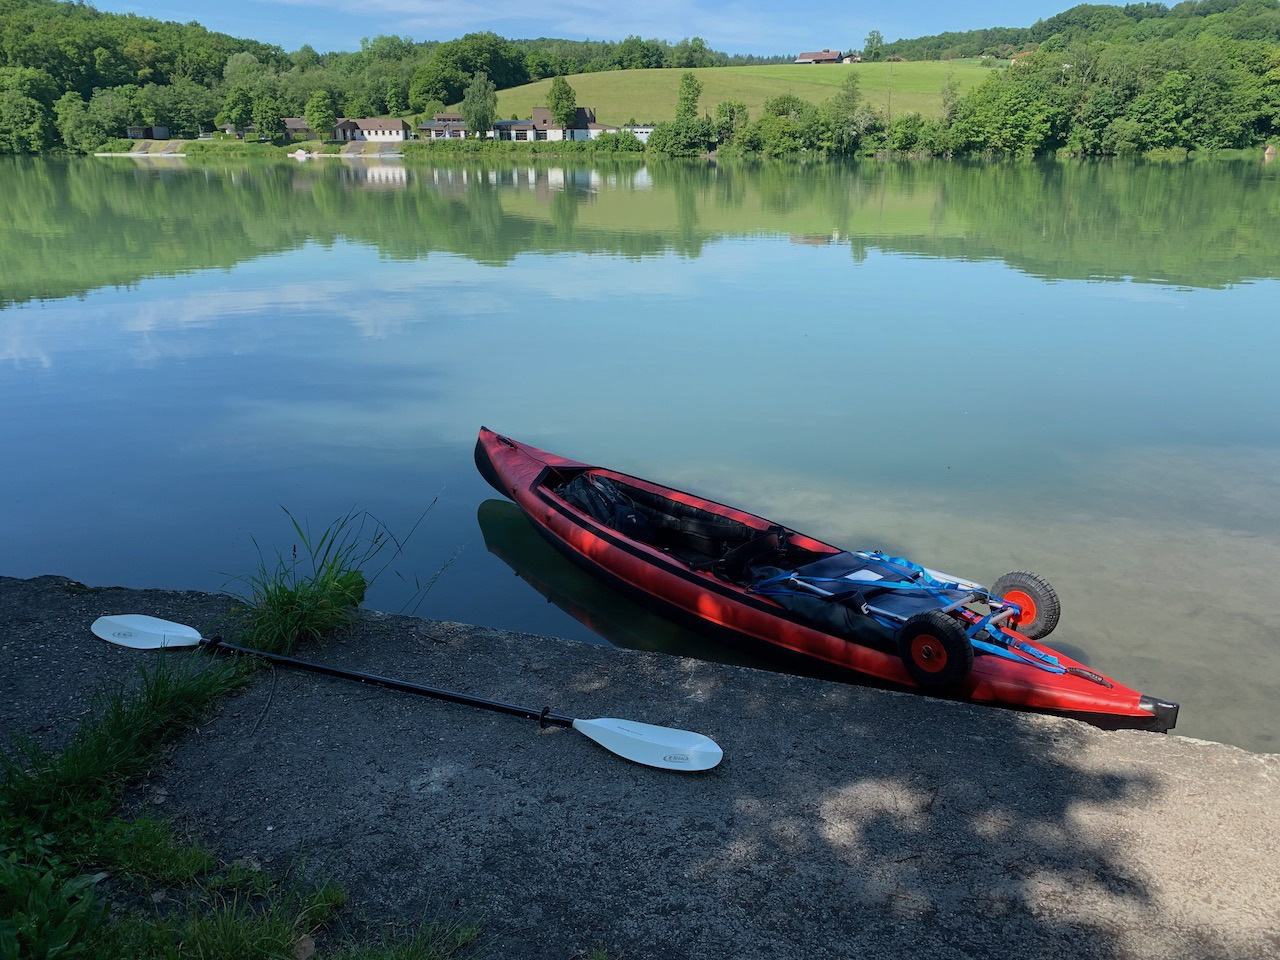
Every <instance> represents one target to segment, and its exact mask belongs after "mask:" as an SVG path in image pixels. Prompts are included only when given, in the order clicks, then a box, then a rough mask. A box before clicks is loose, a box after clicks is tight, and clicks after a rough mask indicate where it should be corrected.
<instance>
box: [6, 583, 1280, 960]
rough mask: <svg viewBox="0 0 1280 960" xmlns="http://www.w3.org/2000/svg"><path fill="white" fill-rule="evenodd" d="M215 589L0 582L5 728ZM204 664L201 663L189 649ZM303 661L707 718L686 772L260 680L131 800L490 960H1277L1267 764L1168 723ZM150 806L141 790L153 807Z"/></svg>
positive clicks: (1279, 883) (376, 654) (659, 676)
mask: <svg viewBox="0 0 1280 960" xmlns="http://www.w3.org/2000/svg"><path fill="white" fill-rule="evenodd" d="M231 603H232V599H231V598H229V597H226V596H220V595H213V594H204V593H197V592H183V591H159V590H131V589H123V588H95V587H85V586H83V585H80V584H75V583H74V582H73V581H69V580H66V579H65V578H60V577H37V578H33V579H29V580H18V579H14V578H3V577H0V605H3V607H4V608H5V609H6V610H8V611H10V618H9V622H8V625H7V626H6V628H5V630H4V631H3V632H2V633H0V657H3V660H4V663H5V670H4V673H3V678H2V681H0V687H2V688H3V689H2V690H0V694H2V696H0V704H4V705H5V706H4V708H3V710H4V714H3V726H4V729H5V731H6V733H7V734H9V735H13V734H22V733H27V734H31V735H33V736H35V737H37V738H38V739H39V740H41V742H43V743H45V744H46V745H48V746H56V745H58V744H59V743H60V742H61V741H63V740H64V739H65V737H66V736H68V735H69V731H70V730H72V729H74V725H75V724H76V723H78V722H79V720H80V718H81V717H82V716H83V715H84V714H85V713H86V712H87V711H88V709H89V699H90V696H91V694H92V691H93V690H94V689H96V688H97V687H98V686H100V685H102V684H104V683H105V684H113V685H118V684H122V683H128V682H131V678H133V677H135V676H136V672H137V668H138V667H139V666H142V665H146V664H148V663H150V662H152V661H151V660H150V659H148V656H149V655H147V654H141V653H138V652H134V651H128V650H123V649H120V648H115V647H111V646H109V645H107V644H104V643H102V642H101V641H98V640H97V639H96V638H94V637H93V636H92V635H91V634H90V633H89V630H88V627H89V624H90V623H91V622H92V620H93V619H94V618H96V616H99V615H102V614H120V613H146V614H151V615H154V616H160V617H164V618H166V619H171V620H176V621H179V622H183V623H188V624H191V625H192V626H194V627H196V628H197V629H198V630H200V631H201V632H202V633H204V634H206V635H211V634H212V633H215V632H217V625H218V621H219V619H220V618H222V617H225V615H226V614H227V612H228V610H229V609H230V605H231ZM190 655H193V656H198V655H199V654H190ZM300 655H301V656H303V657H305V658H307V659H315V660H321V661H324V662H330V663H335V664H337V665H340V666H343V667H347V668H350V669H358V670H364V671H367V672H372V673H377V674H380V675H382V676H391V677H398V678H402V679H408V680H412V681H414V682H420V683H426V684H428V685H433V686H439V687H445V688H448V689H454V690H459V691H462V692H466V693H471V694H474V695H478V696H484V697H488V698H493V699H497V700H503V701H506V702H510V703H525V704H530V705H537V706H541V705H543V704H548V705H550V707H551V708H552V709H553V710H556V711H558V712H564V713H569V714H571V715H574V716H584V717H594V716H619V717H626V718H629V719H634V720H639V721H644V722H650V723H660V724H666V725H670V726H675V727H680V728H684V729H689V730H695V731H698V732H701V733H705V734H707V735H709V736H711V737H713V738H715V739H716V740H717V741H718V742H719V743H720V745H721V746H722V747H723V748H724V751H725V759H724V762H723V763H722V764H721V765H720V766H719V767H717V768H716V769H714V770H712V771H708V772H706V773H701V774H679V773H671V772H666V771H661V770H654V769H651V768H647V767H640V766H637V765H635V764H631V763H628V762H627V761H625V760H622V759H620V758H618V757H616V756H614V755H612V754H610V753H608V752H607V751H605V750H603V749H601V748H600V747H598V746H597V745H595V744H593V743H591V742H590V741H589V740H587V739H586V738H584V737H577V736H573V735H572V734H570V733H567V732H566V731H563V730H558V729H546V730H540V729H539V728H538V726H537V725H536V723H533V722H526V721H523V720H519V719H514V718H511V717H505V716H496V715H493V714H490V713H487V712H483V711H476V710H469V709H466V708H464V707H458V706H455V705H451V704H444V703H439V702H436V701H431V700H426V699H423V698H417V697H406V696H403V695H399V694H395V693H391V692H388V691H383V690H378V689H373V688H366V687H364V686H363V685H356V684H344V683H340V682H338V681H330V680H326V679H321V678H316V677H313V676H311V675H307V674H300V673H297V672H291V671H287V670H279V671H270V670H264V671H262V673H261V674H260V676H259V677H258V678H256V679H255V680H254V682H253V683H252V684H251V685H250V686H249V688H248V689H247V690H245V691H244V692H243V693H239V694H235V695H232V696H229V697H227V698H226V699H225V700H223V701H222V702H220V704H219V706H218V707H217V708H216V711H215V716H214V717H212V718H211V719H210V720H209V722H207V723H206V724H204V725H203V726H201V727H200V728H199V729H198V730H196V731H193V732H192V733H190V734H188V735H187V736H186V737H184V738H183V740H182V741H180V742H179V744H178V746H177V747H176V749H175V750H174V751H173V753H172V754H170V755H169V756H168V757H167V758H165V759H164V760H162V761H161V762H160V763H159V764H158V765H157V766H156V767H155V768H153V769H152V770H151V771H150V773H149V774H148V775H147V776H146V778H145V780H144V782H143V783H142V784H140V785H139V786H138V788H137V789H135V790H134V791H133V793H134V795H135V798H136V806H137V812H149V813H152V814H159V815H164V816H170V817H177V818H179V820H180V821H181V822H182V823H183V824H185V825H187V826H189V827H190V828H191V829H192V830H194V831H195V832H196V833H198V834H200V835H202V836H204V837H205V838H206V839H207V840H208V841H209V842H210V843H211V844H212V845H213V846H214V847H215V848H217V849H218V850H219V851H220V853H221V855H222V856H223V857H225V858H227V859H228V860H230V859H234V858H237V857H250V858H252V859H254V860H256V861H258V862H261V863H262V865H263V867H264V869H268V870H271V871H273V872H281V873H283V872H284V871H285V870H289V869H293V870H300V871H302V872H303V873H304V874H310V873H315V874H317V875H319V876H324V877H326V878H329V879H332V880H334V881H335V882H338V883H340V884H342V885H343V886H345V887H346V888H347V889H348V890H349V891H350V892H351V894H352V905H351V907H350V908H349V909H352V910H355V911H357V912H358V913H359V912H363V913H364V914H365V915H366V916H367V918H368V919H369V920H370V921H371V922H374V923H379V922H383V921H389V920H393V919H403V918H407V917H418V918H420V917H421V916H423V914H424V912H425V913H428V914H436V915H439V916H442V917H444V918H450V917H452V918H456V919H458V920H467V921H474V922H478V923H479V924H480V925H481V926H482V928H483V930H484V933H483V934H482V937H481V940H480V942H479V944H478V946H477V955H479V956H493V957H500V956H515V955H518V956H523V957H530V958H533V960H541V958H546V960H552V958H563V957H564V956H565V955H566V954H568V953H569V952H570V951H571V950H572V949H573V948H578V949H581V950H583V951H586V950H590V949H593V948H594V947H596V946H603V947H604V948H605V949H606V950H607V951H608V953H609V955H610V956H624V955H632V956H640V957H650V956H652V957H656V956H663V957H673V958H690V960H693V958H699V960H701V958H704V957H705V958H711V957H720V956H726V955H727V956H737V957H754V956H761V957H763V956H773V957H796V958H800V957H804V958H805V960H809V958H836V957H842V958H843V957H848V956H852V955H861V954H864V953H870V954H872V955H877V954H879V955H894V954H895V953H896V952H897V951H899V950H900V949H901V944H902V943H903V942H904V938H907V939H909V940H910V941H911V942H912V943H913V952H914V954H915V955H918V956H923V957H939V958H942V957H947V958H950V957H964V956H972V955H974V954H975V952H976V953H983V954H988V953H995V952H1007V953H1009V955H1020V956H1043V957H1049V958H1052V957H1076V956H1079V957H1108V958H1130V957H1132V958H1138V957H1143V958H1145V957H1151V958H1156V957H1167V956H1196V957H1199V956H1203V957H1218V956H1240V957H1249V956H1259V957H1261V956H1267V955H1270V954H1271V953H1272V952H1273V951H1274V949H1275V946H1276V943H1277V937H1278V936H1280V925H1278V924H1277V920H1276V914H1275V907H1274V892H1275V890H1276V889H1280V838H1277V837H1276V836H1275V834H1274V831H1267V830H1265V829H1259V825H1264V824H1266V823H1269V822H1274V821H1275V820H1276V818H1277V816H1280V790H1277V788H1276V783H1277V781H1278V780H1280V755H1277V754H1253V753H1249V752H1247V751H1245V750H1243V749H1241V748H1238V747H1234V746H1229V745H1225V744H1216V743H1210V742H1207V741H1198V740H1191V739H1189V738H1184V737H1180V736H1177V735H1176V734H1170V735H1159V734H1151V733H1142V732H1133V731H1129V732H1106V731H1102V730H1098V729H1096V728H1093V727H1089V726H1086V725H1084V724H1082V723H1079V722H1077V721H1072V720H1065V719H1059V718H1053V717H1045V716H1038V715H1032V714H1018V713H1013V712H1011V711H1005V710H998V709H994V708H989V707H979V706H973V705H968V704H959V703H952V702H949V701H941V700H931V699H929V698H925V697H921V696H918V695H912V694H903V693H893V692H887V691H881V690H874V689H870V688H862V687H852V686H846V685H840V684H832V683H827V682H824V681H820V680H811V679H806V678H801V677H793V676H787V675H781V674H772V673H764V672H761V671H756V670H751V669H749V668H743V667H733V666H726V665H721V664H713V663H707V662H703V661H693V660H686V659H683V658H677V657H669V656H665V655H662V654H655V653H640V652H636V651H630V650H622V649H617V648H610V647H597V646H594V645H590V644H583V643H577V642H573V641H566V640H556V639H552V638H545V637H535V636H531V635H526V634H513V633H508V632H505V631H499V630H491V629H487V628H481V627H475V626H469V625H465V624H456V623H445V622H438V621H429V620H419V619H415V618H408V617H400V616H393V615H387V614H380V613H374V612H368V611H365V612H361V614H360V616H359V619H358V621H357V623H356V625H355V627H354V628H353V629H351V630H350V631H348V632H347V633H346V634H344V635H343V636H341V637H338V638H336V639H334V640H332V641H330V642H328V643H326V644H324V645H322V646H321V647H319V648H315V649H307V650H303V651H300ZM157 797H160V798H163V802H164V804H165V805H164V806H163V807H155V806H153V803H154V802H159V801H156V800H155V798H157Z"/></svg>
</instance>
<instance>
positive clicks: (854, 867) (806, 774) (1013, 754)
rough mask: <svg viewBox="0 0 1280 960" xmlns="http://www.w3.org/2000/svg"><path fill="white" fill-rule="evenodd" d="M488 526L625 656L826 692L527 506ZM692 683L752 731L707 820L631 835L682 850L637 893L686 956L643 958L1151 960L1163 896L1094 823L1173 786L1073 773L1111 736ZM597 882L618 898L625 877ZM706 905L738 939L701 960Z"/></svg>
mask: <svg viewBox="0 0 1280 960" xmlns="http://www.w3.org/2000/svg"><path fill="white" fill-rule="evenodd" d="M478 519H479V522H480V526H481V529H482V531H483V533H484V537H485V542H486V546H487V547H488V549H489V550H490V551H491V552H492V553H494V554H495V555H497V556H499V557H500V558H501V559H503V560H504V561H505V562H506V563H507V564H508V565H510V566H511V567H512V569H513V570H514V571H515V572H516V573H517V574H518V575H519V576H520V577H521V578H522V579H524V580H526V581H527V582H528V583H529V584H530V585H531V586H532V587H533V588H534V589H536V590H538V591H539V592H540V593H542V594H543V595H544V596H546V597H547V598H548V599H549V600H551V601H552V602H554V603H556V604H557V605H558V606H560V607H561V608H562V609H564V610H565V611H566V612H568V613H570V614H571V615H572V616H574V617H575V618H576V619H578V620H580V621H581V622H582V623H584V624H586V625H587V626H589V627H590V628H591V629H593V630H595V631H596V632H598V633H599V634H600V635H601V636H603V637H604V638H605V639H607V640H608V641H610V642H611V643H613V644H615V645H617V646H625V647H631V648H633V649H644V650H660V651H662V652H665V653H673V654H678V655H682V656H686V657H697V658H699V659H702V660H709V661H719V662H723V663H737V664H745V665H749V666H754V667H758V668H763V669H773V670H776V669H779V668H781V669H785V670H788V671H790V672H794V673H806V672H811V671H806V670H804V668H803V665H802V664H797V663H796V662H795V661H781V662H779V661H776V660H770V658H768V657H762V656H751V655H745V654H743V653H741V652H740V651H736V650H734V649H732V648H730V647H727V646H725V645H723V644H721V643H718V642H716V641H714V640H709V639H707V638H704V637H701V636H699V635H697V634H695V633H692V632H690V631H687V630H684V629H682V628H681V627H679V626H676V625H674V624H672V623H670V622H669V621H666V620H665V619H664V618H662V617H660V616H658V615H656V614H653V613H652V612H650V611H648V610H647V608H644V607H642V606H640V605H638V604H635V603H633V602H632V601H630V600H629V599H627V598H625V597H623V596H622V595H620V594H618V593H617V592H616V591H613V590H611V589H610V588H608V587H606V586H604V585H602V584H600V583H598V582H597V581H595V580H594V579H593V578H591V577H590V576H589V575H587V574H585V573H583V572H582V571H580V570H579V569H578V568H577V567H576V566H574V565H573V564H571V563H570V562H569V561H567V560H566V559H564V558H563V557H561V556H560V555H559V554H558V553H557V552H556V551H555V550H554V549H552V548H551V547H550V546H549V545H548V544H546V543H545V542H544V541H543V540H542V538H541V537H540V536H539V535H538V534H537V532H536V531H535V530H534V529H533V528H532V526H531V525H530V524H529V523H528V522H527V520H525V518H524V516H523V515H522V514H521V513H520V511H519V510H518V508H516V507H515V506H514V505H513V504H509V503H506V502H503V501H488V502H486V503H485V504H483V505H482V506H481V507H480V511H479V517H478ZM816 669H817V671H818V672H817V675H818V676H821V668H816ZM683 671H684V674H685V678H684V682H683V683H682V684H681V687H682V690H683V691H684V695H685V696H689V697H691V698H693V699H695V700H697V701H700V702H703V703H708V704H714V705H716V706H718V707H720V708H721V709H722V711H724V712H727V714H728V715H731V716H732V717H733V718H734V719H733V723H734V726H735V728H734V729H732V730H731V731H730V732H729V736H728V738H727V742H725V743H724V745H725V749H726V757H727V760H726V763H725V768H724V769H723V770H722V771H720V772H718V773H717V774H716V775H715V776H716V777H717V779H719V780H721V782H720V783H718V784H717V785H716V786H717V789H715V790H712V791H709V796H708V801H709V802H710V803H712V804H714V806H712V807H708V809H706V810H705V811H704V814H705V816H704V817H700V816H699V814H698V812H697V811H696V810H690V811H686V812H685V815H684V816H682V817H681V816H673V814H672V812H671V810H670V809H667V808H664V807H661V806H654V805H650V804H644V803H642V804H640V805H639V806H638V807H633V808H632V809H631V810H630V812H629V814H628V816H627V821H626V824H627V826H626V829H628V830H629V831H631V832H632V833H633V834H637V833H638V834H641V835H644V836H648V837H663V836H666V837H668V838H669V840H668V844H669V849H659V850H656V851H655V850H648V851H645V854H644V856H642V857H641V862H643V863H644V865H645V869H646V875H645V876H639V875H635V874H630V875H628V876H627V883H626V885H625V889H626V890H627V895H628V899H629V900H630V901H631V902H632V903H644V904H650V905H652V904H666V906H667V909H670V910H671V911H672V913H673V918H672V920H673V926H674V927H675V930H673V935H672V936H671V937H669V938H666V939H661V940H660V941H658V942H655V937H657V936H658V931H661V930H662V929H663V924H662V923H660V922H659V923H657V924H654V925H650V926H649V927H648V928H647V929H646V930H645V931H644V934H643V935H641V941H642V942H645V943H647V944H649V945H650V947H649V948H646V950H645V951H644V952H642V954H641V955H644V956H672V957H683V956H689V957H694V956H704V955H705V956H711V955H714V954H715V951H714V949H712V948H713V946H714V940H715V937H716V936H723V935H725V933H724V930H725V929H728V930H734V931H739V934H737V935H730V936H729V937H728V939H729V941H730V943H721V944H720V945H721V946H722V947H725V948H726V949H725V951H724V952H725V955H729V956H805V957H814V956H833V957H837V956H853V955H868V954H867V951H872V953H873V954H875V952H876V951H883V952H884V955H888V954H897V953H902V954H903V955H906V954H908V953H909V954H910V955H912V956H917V957H971V956H972V957H978V956H999V955H1004V956H1021V957H1037V956H1044V957H1050V956H1057V955H1065V956H1072V957H1100V958H1110V957H1116V958H1119V957H1127V956H1131V955H1133V954H1132V946H1133V945H1132V944H1131V943H1130V942H1129V939H1130V938H1129V935H1128V934H1125V933H1124V932H1123V931H1124V930H1125V929H1126V927H1127V926H1130V923H1129V919H1130V918H1132V917H1136V916H1141V915H1143V914H1147V913H1149V911H1150V908H1151V906H1152V895H1151V892H1150V889H1149V887H1148V884H1147V882H1146V881H1145V879H1144V878H1143V877H1141V876H1139V875H1138V872H1137V871H1136V870H1135V868H1134V865H1133V863H1132V862H1131V857H1130V856H1129V854H1128V852H1127V850H1126V848H1125V844H1124V837H1122V836H1105V835H1100V834H1099V832H1098V831H1097V830H1096V829H1093V828H1092V827H1091V825H1090V824H1089V823H1088V820H1089V818H1088V817H1087V816H1085V814H1087V813H1090V812H1096V811H1098V810H1105V809H1107V808H1117V809H1120V808H1130V807H1132V806H1133V805H1135V804H1141V803H1142V801H1143V800H1144V798H1146V797H1148V796H1150V795H1152V794H1153V793H1154V792H1156V791H1157V790H1158V784H1156V783H1155V782H1153V781H1152V779H1151V778H1150V777H1149V775H1146V774H1129V773H1125V772H1115V771H1099V770H1098V769H1096V768H1095V767H1094V766H1093V765H1089V764H1085V763H1076V762H1075V761H1074V759H1073V755H1074V752H1075V750H1076V749H1077V748H1078V747H1081V746H1082V745H1083V743H1084V742H1085V740H1086V739H1087V738H1088V737H1096V736H1102V734H1098V733H1097V732H1095V731H1093V730H1091V729H1090V728H1087V727H1085V726H1083V725H1079V724H1076V723H1073V722H1069V721H1061V720H1056V719H1048V718H1037V717H1030V716H1025V715H1019V714H1016V713H1014V712H1011V711H1006V710H1001V709H998V708H989V707H975V706H971V705H966V704H954V703H948V702H944V701H938V700H933V699H930V698H926V697H922V696H919V695H913V694H901V693H899V694H893V693H887V692H884V691H876V690H873V689H869V688H865V687H860V686H857V685H848V684H841V685H838V686H837V685H828V684H815V683H812V682H808V681H804V680H799V679H795V680H793V679H790V678H788V679H786V680H783V679H781V678H779V679H778V680H777V681H776V682H774V683H769V682H768V681H766V680H762V679H761V678H759V677H758V676H755V675H750V674H748V675H745V676H748V677H752V676H754V678H755V680H756V682H755V683H748V684H745V685H744V686H742V687H738V686H736V685H735V684H732V683H731V682H726V677H732V676H733V675H732V674H729V675H726V674H725V673H724V672H723V671H719V670H718V669H716V668H714V667H710V666H709V665H706V664H692V663H687V662H686V664H685V666H684V667H683ZM640 681H641V678H640V677H638V676H636V674H635V673H634V672H633V673H632V674H631V676H629V677H628V683H629V684H630V685H632V686H635V685H638V684H639V683H640ZM578 682H579V684H580V685H581V687H582V688H583V689H584V690H585V689H587V688H590V687H592V686H598V684H599V674H598V673H597V672H596V671H595V670H593V669H590V668H587V669H584V671H583V672H582V674H581V675H580V676H579V678H578ZM611 691H612V688H611ZM652 695H653V696H654V697H655V698H657V697H662V696H663V692H662V691H661V690H658V689H655V690H653V691H652ZM666 695H667V696H668V697H669V696H670V695H671V694H670V691H668V693H667V694H666ZM723 715H724V714H723V713H722V716H723ZM660 722H666V721H660ZM672 722H673V723H674V722H675V721H672ZM723 733H724V731H723V730H722V731H721V735H723ZM646 776H647V774H646ZM720 788H723V789H720ZM602 862H608V863H609V869H623V870H625V869H626V867H625V865H624V864H622V863H619V862H617V861H615V860H613V859H612V858H604V859H603V860H602ZM565 866H566V867H567V866H568V865H567V864H566V865H565ZM675 871H679V872H678V875H677V874H676V873H675ZM597 880H598V882H599V883H601V884H607V883H609V882H610V880H609V877H608V876H607V871H604V872H601V873H600V875H599V876H598V878H597ZM615 882H616V881H615ZM674 890H682V891H684V895H685V897H687V899H686V900H685V902H684V903H683V905H681V904H680V903H679V902H677V901H679V899H680V898H679V897H673V896H672V895H671V894H670V892H669V891H674ZM693 900H696V901H697V902H698V904H699V906H698V909H697V910H694V909H693V908H692V904H691V901H693ZM707 904H714V908H713V910H714V913H715V915H716V917H717V920H716V921H714V922H713V921H708V931H707V932H708V934H710V933H711V931H712V930H713V929H719V930H720V931H721V932H720V933H719V934H715V935H712V937H711V941H712V942H709V943H706V944H701V945H699V944H697V943H696V941H691V940H690V939H689V937H688V929H687V927H688V924H687V921H688V914H689V913H691V912H702V910H703V909H705V907H706V905H707ZM677 918H679V919H677ZM726 923H727V927H725V924H726ZM611 926H613V927H614V934H615V936H617V935H619V934H624V935H625V934H626V932H627V928H626V926H625V925H623V926H619V925H616V924H613V925H611ZM634 933H635V934H637V935H639V931H635V932H634ZM614 942H617V941H616V940H615V941H614ZM652 948H658V949H656V952H653V953H650V952H648V950H649V949H652Z"/></svg>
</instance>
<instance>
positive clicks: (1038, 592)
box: [991, 570, 1062, 640]
mask: <svg viewBox="0 0 1280 960" xmlns="http://www.w3.org/2000/svg"><path fill="white" fill-rule="evenodd" d="M991 593H992V595H993V596H996V597H1001V598H1003V599H1005V600H1008V601H1009V602H1010V603H1016V604H1018V606H1020V607H1022V614H1021V616H1019V617H1018V619H1017V620H1014V619H1012V618H1010V619H1009V620H1006V621H1005V623H1007V624H1008V625H1009V626H1010V627H1011V628H1012V629H1014V630H1017V631H1018V632H1019V633H1020V634H1022V635H1023V636H1024V637H1028V638H1030V639H1031V640H1039V639H1040V638H1041V637H1047V636H1048V635H1049V634H1051V633H1053V628H1054V627H1056V626H1057V625H1058V618H1059V617H1061V616H1062V602H1061V601H1060V600H1059V599H1058V591H1056V590H1054V589H1053V585H1052V584H1050V583H1049V581H1048V580H1046V579H1045V578H1044V577H1042V576H1040V575H1039V574H1038V573H1028V572H1027V571H1026V570H1017V571H1015V572H1013V573H1006V574H1005V575H1004V576H1003V577H1001V578H1000V579H999V580H997V581H996V582H995V583H994V584H992V585H991Z"/></svg>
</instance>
